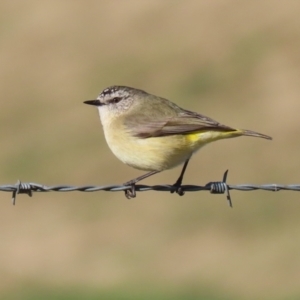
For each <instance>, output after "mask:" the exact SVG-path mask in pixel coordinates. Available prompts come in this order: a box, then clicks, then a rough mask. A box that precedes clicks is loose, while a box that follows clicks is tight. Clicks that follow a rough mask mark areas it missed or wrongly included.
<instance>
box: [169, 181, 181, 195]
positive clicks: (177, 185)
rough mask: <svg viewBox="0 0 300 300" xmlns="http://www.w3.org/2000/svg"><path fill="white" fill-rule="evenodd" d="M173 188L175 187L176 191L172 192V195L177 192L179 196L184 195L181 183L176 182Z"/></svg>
mask: <svg viewBox="0 0 300 300" xmlns="http://www.w3.org/2000/svg"><path fill="white" fill-rule="evenodd" d="M172 186H173V187H174V190H172V191H171V194H173V193H174V192H175V193H176V194H178V195H179V196H183V195H184V190H183V188H182V186H181V181H176V183H174V184H173V185H172Z"/></svg>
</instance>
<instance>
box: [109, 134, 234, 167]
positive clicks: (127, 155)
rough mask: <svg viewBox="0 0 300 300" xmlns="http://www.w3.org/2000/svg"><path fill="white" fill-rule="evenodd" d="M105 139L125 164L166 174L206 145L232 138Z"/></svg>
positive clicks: (112, 136)
mask: <svg viewBox="0 0 300 300" xmlns="http://www.w3.org/2000/svg"><path fill="white" fill-rule="evenodd" d="M105 137H106V141H107V143H108V146H109V147H110V149H111V151H112V152H113V153H114V155H115V156H116V157H117V158H118V159H120V160H121V161H122V162H123V163H125V164H127V165H129V166H131V167H133V168H136V169H140V170H145V171H163V170H166V169H171V168H174V167H176V166H177V165H179V164H182V163H184V162H185V161H186V160H187V159H188V158H190V157H191V156H192V154H193V153H194V152H195V151H197V150H199V149H200V148H201V147H202V146H204V145H205V144H207V143H209V142H212V141H215V140H218V139H222V138H228V137H230V136H228V135H227V136H225V134H224V133H221V132H215V131H211V132H198V133H192V134H186V135H183V134H180V135H171V136H163V137H150V138H145V139H142V138H136V137H132V136H130V135H129V134H128V133H125V134H122V135H120V134H117V133H116V132H114V133H112V132H110V134H107V133H106V134H105Z"/></svg>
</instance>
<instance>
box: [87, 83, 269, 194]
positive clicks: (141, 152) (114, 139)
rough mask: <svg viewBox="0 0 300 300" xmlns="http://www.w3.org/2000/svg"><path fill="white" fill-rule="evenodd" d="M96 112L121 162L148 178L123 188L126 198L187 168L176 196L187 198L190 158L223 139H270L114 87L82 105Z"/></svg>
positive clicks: (141, 92) (125, 88)
mask: <svg viewBox="0 0 300 300" xmlns="http://www.w3.org/2000/svg"><path fill="white" fill-rule="evenodd" d="M84 103H86V104H90V105H95V106H97V107H98V110H99V114H100V120H101V123H102V126H103V130H104V135H105V139H106V142H107V144H108V146H109V148H110V149H111V151H112V152H113V153H114V155H115V156H116V157H117V158H118V159H120V160H121V161H122V162H123V163H125V164H127V165H129V166H131V167H133V168H135V169H139V170H144V171H148V173H146V174H144V175H142V176H139V177H137V178H135V179H132V180H130V181H128V182H126V183H124V185H125V186H130V188H129V189H127V190H126V191H125V196H126V197H127V198H128V199H130V198H134V197H135V196H136V193H135V184H136V183H137V182H139V181H140V180H142V179H145V178H147V177H149V176H151V175H154V174H156V173H159V172H161V171H164V170H167V169H171V168H174V167H176V166H178V165H180V164H184V165H183V168H182V171H181V173H180V176H179V178H178V179H177V181H176V182H175V184H174V185H173V186H174V191H175V192H176V193H178V194H179V195H183V194H184V193H183V191H182V189H181V183H182V179H183V176H184V173H185V170H186V167H187V165H188V162H189V160H190V158H191V156H192V155H193V154H194V153H195V152H196V151H197V150H199V149H200V148H201V147H203V146H204V145H206V144H208V143H210V142H213V141H217V140H220V139H227V138H233V137H238V136H253V137H260V138H264V139H268V140H271V139H272V138H271V137H270V136H268V135H265V134H261V133H257V132H254V131H251V130H245V129H234V128H232V127H229V126H226V125H223V124H220V123H219V122H217V121H215V120H213V119H211V118H209V117H206V116H204V115H201V114H198V113H196V112H192V111H189V110H185V109H183V108H181V107H179V106H178V105H176V104H175V103H173V102H171V101H169V100H167V99H164V98H161V97H158V96H155V95H151V94H149V93H147V92H145V91H142V90H139V89H135V88H131V87H127V86H111V87H108V88H106V89H104V90H103V91H102V92H101V93H100V94H99V95H98V97H97V99H96V100H87V101H84Z"/></svg>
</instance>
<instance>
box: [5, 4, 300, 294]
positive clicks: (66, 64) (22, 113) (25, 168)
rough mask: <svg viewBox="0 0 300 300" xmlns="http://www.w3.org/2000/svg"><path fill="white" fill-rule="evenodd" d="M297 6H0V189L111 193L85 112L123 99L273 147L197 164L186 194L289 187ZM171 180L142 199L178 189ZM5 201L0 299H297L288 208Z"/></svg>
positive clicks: (286, 202) (73, 198) (299, 32)
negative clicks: (191, 115)
mask: <svg viewBox="0 0 300 300" xmlns="http://www.w3.org/2000/svg"><path fill="white" fill-rule="evenodd" d="M299 13H300V2H299V1H293V0H287V1H279V0H278V1H277V0H263V1H256V0H255V1H247V0H243V1H237V0H232V1H222V0H215V1H207V0H205V1H158V0H144V1H138V0H128V1H120V0H119V1H117V0H113V1H104V0H103V1H92V0H88V1H81V2H80V1H34V0H29V1H8V0H4V1H1V2H0V18H1V23H0V30H1V31H0V33H1V37H0V43H1V45H0V64H1V68H0V76H1V80H0V93H1V110H0V124H1V126H0V134H1V135H0V136H1V151H0V163H1V169H0V184H1V185H3V184H14V183H16V182H17V180H18V179H20V180H21V181H23V182H36V183H40V184H45V185H56V184H70V185H76V186H82V185H107V184H121V183H122V182H125V181H128V180H130V179H132V178H134V177H136V176H139V175H141V174H142V172H141V171H138V170H134V169H132V168H130V167H128V166H126V165H123V164H122V163H121V162H120V161H118V160H117V158H115V157H114V156H113V154H112V153H111V152H110V150H109V149H108V147H107V145H106V142H105V139H104V135H103V133H102V128H101V125H100V121H99V118H98V112H97V110H96V108H94V107H91V106H87V105H84V104H83V101H85V100H88V99H95V98H96V97H97V95H98V93H100V92H101V91H102V90H103V89H104V88H106V87H107V86H110V85H115V84H117V85H128V86H133V87H136V88H140V89H144V90H146V91H148V92H150V93H153V94H156V95H159V96H162V97H165V98H168V99H170V100H172V101H173V102H175V103H177V104H178V105H180V106H182V107H184V108H186V109H189V110H195V111H198V112H200V113H202V114H204V115H207V116H210V117H212V118H214V119H216V120H218V121H220V122H221V123H224V124H226V125H229V126H233V127H240V128H246V129H252V130H255V131H258V132H262V133H265V134H268V135H271V136H272V137H273V139H274V140H273V141H271V142H270V141H266V140H262V139H254V138H238V139H231V140H224V141H220V142H217V143H215V144H212V145H209V146H207V147H205V148H204V149H202V150H201V151H200V152H198V153H197V154H196V155H195V156H194V157H193V159H192V160H191V163H190V165H189V168H188V170H187V173H186V176H185V179H184V183H185V184H197V185H204V184H206V183H207V182H209V181H217V180H220V179H221V178H222V176H223V173H224V171H225V170H226V169H229V175H228V183H229V184H241V183H252V184H265V183H281V184H292V183H300V176H299V174H300V168H299V167H300V166H299V151H300V142H299V134H300V126H299V123H300V121H299V109H300V101H299V95H300V56H299V53H300V18H299ZM180 170H181V167H178V168H176V169H173V170H170V171H166V172H163V173H161V174H158V175H156V176H153V177H151V178H149V179H147V180H145V181H144V182H143V183H145V184H150V185H152V184H173V183H174V182H175V180H176V179H177V177H178V175H179V173H180ZM231 196H232V199H233V206H234V207H233V209H230V208H229V207H228V205H227V202H226V197H225V196H224V195H211V194H209V193H208V192H197V193H186V194H185V195H184V197H179V196H178V195H174V194H170V193H167V192H154V191H149V192H143V193H142V192H141V193H138V195H137V198H135V199H132V200H130V201H128V200H127V199H125V197H124V194H123V192H116V193H111V192H94V193H81V192H72V193H56V192H51V193H34V195H33V197H31V198H30V197H28V196H27V195H19V196H18V197H17V203H16V206H12V205H11V201H10V199H11V195H10V193H4V192H1V193H0V197H1V202H0V205H1V209H0V297H1V299H299V298H300V284H299V282H300V234H299V232H300V218H299V215H300V200H299V197H300V195H299V194H298V193H296V192H291V191H281V192H278V193H271V192H265V191H254V192H239V191H232V192H231Z"/></svg>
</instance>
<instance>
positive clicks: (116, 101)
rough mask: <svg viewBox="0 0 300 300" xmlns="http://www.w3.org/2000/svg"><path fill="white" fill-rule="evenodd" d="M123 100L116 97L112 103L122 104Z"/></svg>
mask: <svg viewBox="0 0 300 300" xmlns="http://www.w3.org/2000/svg"><path fill="white" fill-rule="evenodd" d="M121 100H122V98H120V97H115V98H113V99H112V100H111V103H118V102H120V101H121Z"/></svg>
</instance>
